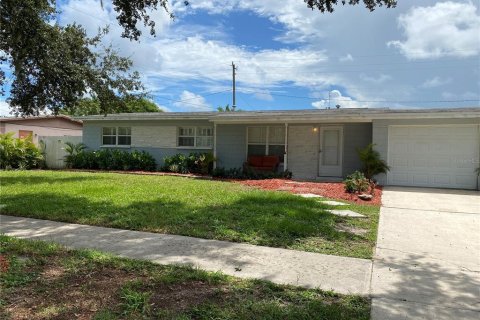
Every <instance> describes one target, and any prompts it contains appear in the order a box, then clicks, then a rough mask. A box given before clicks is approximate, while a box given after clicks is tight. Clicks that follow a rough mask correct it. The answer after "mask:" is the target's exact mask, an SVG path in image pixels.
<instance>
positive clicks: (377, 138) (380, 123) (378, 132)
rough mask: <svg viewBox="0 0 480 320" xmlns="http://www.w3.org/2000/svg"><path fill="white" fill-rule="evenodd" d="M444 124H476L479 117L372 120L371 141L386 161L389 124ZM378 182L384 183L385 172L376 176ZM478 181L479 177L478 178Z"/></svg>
mask: <svg viewBox="0 0 480 320" xmlns="http://www.w3.org/2000/svg"><path fill="white" fill-rule="evenodd" d="M445 124H452V125H453V124H478V125H480V118H467V119H399V120H373V127H372V133H373V135H372V141H373V143H374V144H375V149H376V150H377V151H378V152H379V153H380V156H381V157H382V159H384V160H385V161H387V162H388V127H389V126H390V125H445ZM376 179H377V180H378V182H379V183H380V184H386V182H387V176H386V175H385V174H381V175H378V176H377V177H376ZM479 183H480V178H479Z"/></svg>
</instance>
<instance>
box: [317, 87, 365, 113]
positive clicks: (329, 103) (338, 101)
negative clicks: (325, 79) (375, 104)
mask: <svg viewBox="0 0 480 320" xmlns="http://www.w3.org/2000/svg"><path fill="white" fill-rule="evenodd" d="M337 105H340V108H366V107H367V105H366V104H362V103H360V102H358V101H355V100H353V99H352V98H351V97H345V96H343V95H342V93H341V92H340V91H338V90H332V91H330V97H329V98H325V99H322V100H318V101H315V102H312V107H314V108H317V109H327V108H329V107H330V108H332V109H334V108H336V106H337Z"/></svg>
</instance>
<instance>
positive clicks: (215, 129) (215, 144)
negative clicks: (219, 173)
mask: <svg viewBox="0 0 480 320" xmlns="http://www.w3.org/2000/svg"><path fill="white" fill-rule="evenodd" d="M213 158H214V159H215V160H214V161H213V169H216V168H217V124H216V123H214V124H213Z"/></svg>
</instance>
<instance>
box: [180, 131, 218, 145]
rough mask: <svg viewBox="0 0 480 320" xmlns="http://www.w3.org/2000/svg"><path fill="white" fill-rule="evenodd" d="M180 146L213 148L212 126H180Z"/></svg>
mask: <svg viewBox="0 0 480 320" xmlns="http://www.w3.org/2000/svg"><path fill="white" fill-rule="evenodd" d="M178 146H179V147H192V148H212V147H213V128H212V127H179V128H178Z"/></svg>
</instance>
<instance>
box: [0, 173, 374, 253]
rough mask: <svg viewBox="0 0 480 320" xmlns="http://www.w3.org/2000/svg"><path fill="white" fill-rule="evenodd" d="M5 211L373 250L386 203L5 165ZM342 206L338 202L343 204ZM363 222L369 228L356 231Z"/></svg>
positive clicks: (298, 245) (331, 249) (327, 248)
mask: <svg viewBox="0 0 480 320" xmlns="http://www.w3.org/2000/svg"><path fill="white" fill-rule="evenodd" d="M0 184H1V190H0V192H1V199H0V204H1V205H3V208H2V209H1V212H2V213H3V214H9V215H15V216H25V217H32V218H40V219H48V220H56V221H65V222H75V223H81V224H90V225H98V226H107V227H115V228H123V229H131V230H142V231H151V232H159V233H169V234H178V235H186V236H193V237H199V238H208V239H218V240H226V241H234V242H247V243H251V244H256V245H265V246H271V247H282V248H289V249H296V250H304V251H312V252H319V253H325V254H333V255H341V256H350V257H358V258H371V256H372V252H373V247H374V245H375V240H376V231H377V222H378V211H379V208H378V206H372V205H354V204H351V205H349V206H345V207H342V209H350V210H353V211H356V212H360V213H362V214H364V215H366V216H367V218H363V219H352V218H343V217H338V216H334V215H332V214H330V213H328V212H326V211H325V209H327V208H331V207H329V206H327V205H325V204H321V203H319V202H318V201H316V200H314V199H304V198H301V197H298V196H294V195H291V194H289V193H285V192H276V191H264V190H257V189H254V188H251V187H247V186H243V185H241V184H237V183H230V182H221V181H209V180H194V179H189V178H182V177H169V176H144V175H129V174H115V173H83V172H82V173H80V172H62V171H2V172H0ZM337 209H338V208H337ZM349 230H361V231H362V232H353V231H352V232H349Z"/></svg>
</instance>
